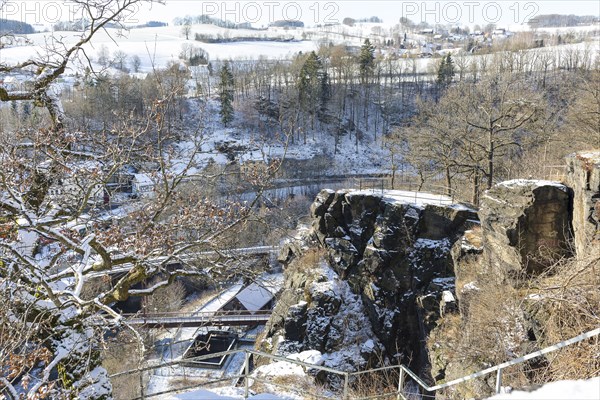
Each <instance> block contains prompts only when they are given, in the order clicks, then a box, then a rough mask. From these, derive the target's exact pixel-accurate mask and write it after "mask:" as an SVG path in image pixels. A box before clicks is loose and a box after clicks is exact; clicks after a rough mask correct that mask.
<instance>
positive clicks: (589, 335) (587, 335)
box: [110, 328, 600, 400]
mask: <svg viewBox="0 0 600 400" xmlns="http://www.w3.org/2000/svg"><path fill="white" fill-rule="evenodd" d="M598 335H600V328H597V329H594V330H591V331H589V332H585V333H582V334H581V335H578V336H575V337H573V338H571V339H568V340H564V341H562V342H560V343H557V344H555V345H552V346H548V347H546V348H544V349H542V350H538V351H535V352H533V353H529V354H527V355H525V356H522V357H519V358H515V359H513V360H510V361H506V362H504V363H501V364H498V365H496V366H493V367H490V368H486V369H484V370H481V371H479V372H475V373H473V374H470V375H467V376H464V377H462V378H458V379H454V380H452V381H449V382H446V383H443V384H439V385H435V386H429V385H427V384H426V383H425V382H424V381H423V380H422V379H421V378H419V376H418V375H417V374H415V373H414V372H413V371H411V370H410V369H409V368H408V367H407V366H405V365H403V364H401V365H394V366H388V367H380V368H375V369H371V370H366V371H357V372H345V371H340V370H336V369H334V368H330V367H325V366H322V365H316V364H310V363H306V362H303V361H299V360H293V359H289V358H286V357H282V356H276V355H274V354H269V353H263V352H261V351H256V350H250V349H235V350H229V351H223V352H219V353H213V354H208V355H202V356H196V357H192V358H189V359H186V360H185V362H190V361H199V360H203V359H208V358H214V357H222V356H226V355H231V354H237V353H244V354H245V355H246V365H245V372H244V373H243V374H242V375H240V376H239V377H240V378H242V377H243V378H245V380H246V393H245V395H246V397H247V396H248V390H247V388H248V386H247V384H248V379H254V378H251V377H250V372H249V368H248V362H249V361H248V360H249V357H250V356H251V355H254V356H260V357H266V358H270V359H273V360H277V361H285V362H289V363H292V364H296V365H300V366H302V367H305V368H311V369H316V370H322V371H327V372H330V373H333V374H336V375H339V376H341V377H343V379H344V386H343V391H342V398H343V399H348V398H349V397H348V396H349V379H350V378H351V377H354V376H358V375H363V374H366V373H372V372H378V371H382V370H389V369H395V368H398V369H399V371H400V376H399V378H398V390H397V391H396V392H391V393H389V395H394V394H395V395H396V396H397V398H398V399H403V398H405V397H404V396H403V394H402V393H403V387H404V382H405V374H406V375H408V376H410V377H411V378H412V379H413V380H414V381H415V382H416V383H417V384H418V385H419V386H421V387H422V388H423V389H425V390H426V391H428V392H434V391H437V390H440V389H444V388H447V387H450V386H454V385H457V384H459V383H463V382H466V381H469V380H471V379H474V378H478V377H481V376H484V375H488V374H490V373H492V372H497V378H496V392H497V393H499V392H500V387H501V385H502V370H503V369H505V368H507V367H510V366H513V365H517V364H521V363H523V362H525V361H527V360H531V359H533V358H536V357H539V356H542V355H544V354H548V353H551V352H554V351H556V350H560V349H562V348H564V347H567V346H570V345H572V344H575V343H579V342H581V341H583V340H586V339H590V338H592V337H595V336H598ZM182 362H184V360H177V361H172V362H168V363H163V364H159V365H153V366H148V367H144V368H137V369H133V370H129V371H123V372H120V373H116V374H113V375H111V376H110V378H115V377H119V376H123V375H128V374H134V373H141V372H144V371H150V370H153V369H156V368H162V367H168V366H174V365H179V364H181V363H182ZM228 378H229V377H228ZM209 383H211V382H207V384H209ZM367 398H369V397H366V398H362V400H364V399H367ZM355 400H361V399H355Z"/></svg>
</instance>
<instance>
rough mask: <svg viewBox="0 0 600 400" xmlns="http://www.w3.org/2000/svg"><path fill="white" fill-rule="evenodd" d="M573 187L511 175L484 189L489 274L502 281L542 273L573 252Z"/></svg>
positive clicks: (483, 219)
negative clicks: (519, 178)
mask: <svg viewBox="0 0 600 400" xmlns="http://www.w3.org/2000/svg"><path fill="white" fill-rule="evenodd" d="M571 193H572V191H571V190H570V189H569V188H567V187H566V186H564V185H562V184H559V183H555V182H549V181H534V180H514V181H507V182H503V183H500V184H498V185H496V186H494V187H493V188H492V189H490V190H488V191H487V192H486V194H485V195H484V196H483V199H482V204H481V209H480V211H479V217H480V219H481V228H482V232H483V245H484V258H485V262H486V263H487V264H488V266H489V268H490V270H489V272H490V276H492V277H494V278H496V279H498V280H499V282H504V281H506V280H510V279H513V278H516V277H517V276H519V275H521V274H522V273H526V274H529V275H535V274H539V273H540V272H543V271H544V270H545V269H546V268H547V267H548V266H549V265H551V264H552V263H553V262H554V261H556V260H558V259H560V258H561V257H564V256H567V255H569V254H570V249H569V241H570V239H571V232H572V227H571V209H572V206H571V203H572V194H571ZM521 276H522V275H521Z"/></svg>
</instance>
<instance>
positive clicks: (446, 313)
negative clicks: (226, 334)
mask: <svg viewBox="0 0 600 400" xmlns="http://www.w3.org/2000/svg"><path fill="white" fill-rule="evenodd" d="M599 160H600V153H599V154H597V155H594V154H593V153H583V154H578V155H573V156H571V157H570V158H569V159H568V169H567V174H566V183H567V184H562V183H558V182H548V181H539V180H515V181H508V182H503V183H501V184H498V185H496V186H495V187H493V188H492V189H490V190H489V191H487V192H486V193H485V195H484V196H483V198H482V204H481V207H480V210H479V212H478V215H477V214H476V213H475V212H474V211H473V210H471V209H469V208H466V207H464V206H460V205H453V204H449V199H446V198H443V197H441V198H440V197H435V196H432V195H425V194H422V195H421V197H414V194H409V193H406V192H404V193H403V192H391V191H390V192H383V193H371V192H368V191H337V192H334V191H330V190H324V191H322V192H321V193H320V194H319V195H318V196H317V198H316V200H315V202H314V203H313V204H312V206H311V217H312V226H311V227H310V228H309V229H307V230H306V231H305V232H304V233H303V234H302V235H301V238H300V239H298V240H295V241H292V242H290V243H288V245H287V246H286V248H285V249H284V251H283V252H282V254H281V261H282V263H283V264H284V265H285V268H284V274H285V277H286V288H285V291H284V293H283V295H282V297H281V299H280V301H279V303H278V304H277V306H276V309H275V312H274V316H273V317H272V319H271V321H270V322H269V324H268V326H267V335H266V340H265V341H263V348H266V349H268V350H270V351H274V352H279V353H282V354H289V353H298V352H302V351H306V350H318V351H319V352H320V353H321V354H322V357H321V358H320V362H322V363H323V364H325V365H328V366H331V367H335V368H341V369H345V370H356V369H361V368H365V367H367V366H373V365H375V364H382V363H398V362H402V363H408V364H410V365H411V366H412V367H413V368H414V369H418V370H419V373H420V374H421V376H423V377H427V376H429V377H431V378H433V380H435V381H438V382H439V381H441V380H444V379H446V378H456V377H460V376H464V375H466V374H469V373H471V372H475V371H479V370H481V369H482V368H485V367H486V366H490V365H493V364H495V363H500V362H503V361H506V360H507V359H510V358H514V357H518V356H520V355H524V354H527V353H528V352H531V351H534V350H537V349H540V348H542V347H544V346H548V345H550V344H554V343H556V342H557V341H559V340H561V339H566V338H568V337H571V336H575V335H577V334H579V333H581V330H582V329H585V327H590V326H591V327H593V326H596V325H597V323H598V319H597V317H595V315H597V309H598V308H600V292H598V291H597V290H596V289H597V287H598V285H600V282H599V277H598V274H597V273H596V271H597V270H598V269H599V268H600V262H599V257H596V258H593V257H592V258H586V260H585V262H583V263H580V262H579V261H578V260H579V258H578V257H575V256H576V255H577V256H579V255H583V254H584V253H585V254H588V255H589V254H590V253H594V252H595V251H596V252H598V249H599V248H600V245H599V243H600V242H599V239H600V234H599V220H600V218H599V216H600V212H599V204H600V201H599V199H600V167H599V165H600V162H599ZM479 221H481V222H479ZM573 243H575V246H573ZM574 249H576V252H575V251H574ZM575 253H577V254H575ZM598 253H599V254H600V252H598ZM570 260H574V261H570ZM590 288H591V289H590ZM590 329H591V328H590ZM424 343H426V346H424ZM577 349H578V350H576V351H578V353H577V352H576V353H573V354H574V355H571V356H569V357H566V359H573V357H575V359H578V360H580V364H581V365H586V368H588V369H589V370H590V371H592V370H597V368H596V366H597V367H599V368H600V365H597V364H598V363H599V361H598V360H597V357H596V356H595V355H596V354H598V351H600V348H598V344H596V345H595V347H593V345H592V348H591V349H587V348H586V347H585V346H584V345H581V346H578V348H577ZM561 354H563V353H561ZM564 354H567V353H564ZM563 358H564V357H563ZM560 359H561V356H557V357H556V358H554V359H553V360H554V361H553V364H552V363H551V361H550V360H548V359H543V358H542V359H539V360H536V361H535V362H531V363H529V364H525V365H523V366H522V367H520V368H522V369H519V370H516V371H513V374H512V375H511V379H512V380H513V382H514V384H516V385H526V384H529V383H531V382H534V381H535V379H534V378H535V376H536V375H535V373H532V372H531V371H537V370H543V371H544V373H551V374H552V375H551V376H552V377H562V376H566V377H570V376H577V375H576V374H581V372H580V371H578V372H574V371H575V370H571V367H570V366H568V365H567V368H565V364H560ZM556 360H559V362H558V363H557V361H556ZM555 365H559V367H558V368H557V370H556V371H554V370H553V369H554V366H555ZM594 368H596V369H594ZM549 371H550V372H549ZM569 373H570V374H571V375H569ZM561 374H563V375H561ZM565 374H566V375H565ZM324 379H325V378H324ZM493 380H494V377H491V378H490V379H487V380H486V379H483V380H474V381H470V382H469V383H468V384H465V385H462V386H460V387H458V388H455V389H453V391H452V392H449V393H447V394H448V395H449V396H450V397H453V398H467V397H480V396H482V395H485V394H489V393H490V391H491V390H492V387H493V384H494V382H493Z"/></svg>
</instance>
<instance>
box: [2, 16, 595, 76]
mask: <svg viewBox="0 0 600 400" xmlns="http://www.w3.org/2000/svg"><path fill="white" fill-rule="evenodd" d="M513 28H514V30H513V31H518V30H523V29H524V27H523V25H518V26H514V27H512V26H511V29H513ZM392 29H393V24H368V23H365V24H357V25H356V26H354V27H349V26H346V25H333V26H326V27H323V28H302V29H290V30H284V29H282V28H269V29H267V30H244V29H235V30H231V29H226V28H220V27H217V26H214V25H209V24H201V25H192V26H191V34H190V36H189V40H186V39H185V37H184V36H183V35H182V33H181V26H174V25H173V26H164V27H151V28H135V29H130V30H129V31H121V30H117V29H113V28H107V29H106V30H102V31H99V32H98V33H97V34H96V35H95V36H94V38H93V40H92V41H91V42H90V43H89V44H86V45H85V46H84V47H83V49H84V50H85V52H86V54H87V56H88V57H89V58H90V59H91V60H92V61H93V63H96V61H97V59H98V54H99V52H100V50H101V49H102V48H106V49H107V50H108V53H109V58H110V56H112V55H113V54H114V53H115V52H116V51H122V52H124V53H125V54H127V56H128V57H129V59H131V57H133V56H138V57H139V58H140V60H141V64H140V72H142V73H145V72H150V71H152V69H153V68H159V67H164V66H165V65H167V64H168V63H169V62H173V61H177V60H178V59H179V54H180V52H181V50H182V46H184V45H193V46H195V47H199V48H202V49H203V50H205V51H206V52H208V55H209V58H210V60H213V61H214V60H224V59H227V60H246V59H250V60H258V59H290V58H292V57H293V56H294V55H295V54H297V53H298V52H303V53H306V52H309V51H312V50H316V49H317V48H318V46H319V43H320V42H327V43H329V42H332V43H335V44H344V45H353V46H360V45H361V44H362V42H363V41H364V39H365V38H367V37H369V38H371V39H372V40H377V39H378V38H381V37H392V36H391V35H392ZM598 29H599V27H598V26H587V27H585V26H584V27H575V28H541V29H539V30H538V31H544V32H547V33H551V34H557V33H566V32H594V31H598ZM196 33H198V34H202V35H208V36H211V37H217V36H218V37H224V38H228V37H229V38H233V37H254V38H265V39H274V38H285V39H293V41H287V42H277V41H249V42H230V43H202V42H199V41H195V40H193V38H194V35H195V34H196ZM51 34H54V36H55V37H56V38H59V39H60V41H61V42H62V43H64V45H66V46H69V45H72V44H74V43H75V42H76V41H77V40H78V38H79V36H78V33H76V32H53V33H48V32H46V33H43V32H40V33H35V34H31V35H25V36H26V37H27V39H28V41H30V43H31V44H30V45H26V46H16V47H7V48H3V49H2V51H1V52H0V62H2V63H9V64H10V63H16V62H18V61H22V60H23V59H26V58H29V57H31V56H32V55H34V54H36V53H39V52H40V51H41V49H42V47H41V46H43V45H45V44H46V43H48V37H49V35H51ZM303 38H306V39H308V40H302V39H303ZM410 38H411V40H414V41H416V42H423V43H425V42H427V41H430V40H431V39H430V38H428V37H427V36H423V35H419V34H411V35H410ZM586 47H587V48H590V49H592V50H593V49H595V50H598V49H599V48H600V44H599V43H598V41H597V40H594V41H592V42H590V43H587V44H586V43H580V44H573V45H563V46H557V47H554V48H553V47H545V48H542V49H535V50H531V51H536V52H539V51H550V52H552V51H565V50H570V49H584V48H586ZM61 48H63V44H58V47H57V49H58V51H59V52H60V49H61ZM448 51H452V52H459V50H457V49H454V50H448ZM596 52H597V51H596ZM594 53H595V52H594ZM473 57H475V58H474V59H477V57H481V56H477V55H476V56H473ZM402 62H404V63H406V66H407V67H410V68H411V69H412V68H413V67H415V68H416V71H418V72H421V73H423V72H428V71H431V70H432V68H433V67H434V65H435V64H436V63H437V60H435V59H426V58H425V59H411V60H403V61H402ZM84 66H85V65H83V64H82V65H75V64H73V65H71V69H70V70H68V71H67V74H73V73H75V72H76V71H81V70H83V68H84ZM95 67H97V68H100V66H99V65H97V64H96V65H95Z"/></svg>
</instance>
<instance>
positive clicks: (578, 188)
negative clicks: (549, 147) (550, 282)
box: [566, 151, 600, 255]
mask: <svg viewBox="0 0 600 400" xmlns="http://www.w3.org/2000/svg"><path fill="white" fill-rule="evenodd" d="M566 183H567V185H569V186H570V187H571V188H572V189H573V191H574V202H573V231H574V242H575V250H576V252H577V254H578V255H583V254H585V253H586V252H589V251H590V250H592V251H593V250H595V251H596V252H600V151H595V152H580V153H575V154H572V155H570V156H568V157H567V176H566Z"/></svg>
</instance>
